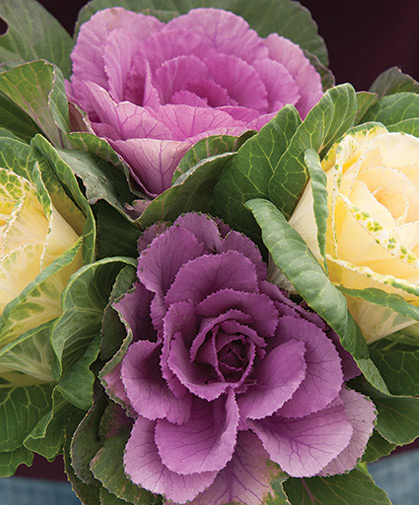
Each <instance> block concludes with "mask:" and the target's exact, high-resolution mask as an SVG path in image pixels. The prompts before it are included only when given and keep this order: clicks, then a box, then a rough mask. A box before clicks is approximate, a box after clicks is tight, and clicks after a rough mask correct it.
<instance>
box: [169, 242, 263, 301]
mask: <svg viewBox="0 0 419 505" xmlns="http://www.w3.org/2000/svg"><path fill="white" fill-rule="evenodd" d="M225 288H230V289H234V290H238V291H247V292H249V293H251V292H256V291H257V277H256V271H255V267H254V265H253V263H252V262H251V261H250V260H249V259H248V258H246V257H245V256H243V255H242V254H240V253H239V252H237V251H227V252H225V253H222V254H217V255H206V256H201V257H200V258H196V259H194V260H191V261H190V262H189V263H187V264H186V265H183V266H182V267H181V268H180V269H179V271H178V273H177V275H176V279H175V281H174V282H173V284H172V286H171V287H170V289H169V291H168V292H167V295H166V297H165V302H166V303H167V304H168V305H170V304H171V303H174V302H180V301H184V300H193V301H195V302H198V303H199V302H201V301H202V300H203V299H204V298H206V297H207V296H208V295H209V294H211V293H213V292H215V291H218V290H220V289H225Z"/></svg>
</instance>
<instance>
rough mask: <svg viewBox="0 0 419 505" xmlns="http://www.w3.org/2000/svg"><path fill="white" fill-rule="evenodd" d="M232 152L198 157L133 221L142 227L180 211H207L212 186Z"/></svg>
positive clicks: (170, 218)
mask: <svg viewBox="0 0 419 505" xmlns="http://www.w3.org/2000/svg"><path fill="white" fill-rule="evenodd" d="M233 155H234V153H224V154H219V155H217V156H212V157H210V158H207V159H204V160H202V161H200V162H199V163H198V165H196V166H195V167H193V168H191V169H190V170H189V171H188V172H186V173H185V174H183V175H182V176H181V177H179V178H178V179H177V180H176V184H175V185H174V186H172V187H171V188H169V189H167V190H166V191H164V192H163V193H162V194H161V195H159V196H158V197H157V198H155V199H154V200H153V201H152V202H151V203H150V204H149V205H148V206H147V208H146V209H145V211H144V212H143V213H142V214H141V216H140V217H139V219H138V220H137V223H138V224H139V225H140V226H141V228H142V229H145V228H147V227H148V226H150V225H151V224H153V223H155V222H156V221H160V220H164V221H173V220H174V219H176V218H177V217H178V216H179V215H180V214H182V213H184V212H191V211H202V212H208V210H209V207H210V202H211V199H212V194H213V190H214V186H215V184H216V183H217V181H218V180H219V178H220V173H221V171H222V169H223V167H224V165H225V163H226V161H227V160H228V159H229V158H230V157H231V156H233Z"/></svg>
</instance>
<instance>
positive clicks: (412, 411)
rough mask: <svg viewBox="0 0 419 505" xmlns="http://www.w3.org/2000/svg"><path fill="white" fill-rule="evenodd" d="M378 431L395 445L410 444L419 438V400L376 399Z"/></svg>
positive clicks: (398, 398)
mask: <svg viewBox="0 0 419 505" xmlns="http://www.w3.org/2000/svg"><path fill="white" fill-rule="evenodd" d="M374 403H375V406H376V407H377V411H378V421H377V431H378V432H379V433H380V435H381V436H382V437H384V438H385V439H386V440H388V441H389V442H391V443H393V444H397V445H405V444H410V443H411V442H413V441H414V440H415V439H416V438H417V437H418V436H419V398H406V397H405V398H400V397H380V398H374Z"/></svg>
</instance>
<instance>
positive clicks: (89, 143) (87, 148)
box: [66, 132, 144, 197]
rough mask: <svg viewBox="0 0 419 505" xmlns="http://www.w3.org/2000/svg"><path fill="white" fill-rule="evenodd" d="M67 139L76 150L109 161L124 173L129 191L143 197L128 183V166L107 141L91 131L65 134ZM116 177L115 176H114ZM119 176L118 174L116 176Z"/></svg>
mask: <svg viewBox="0 0 419 505" xmlns="http://www.w3.org/2000/svg"><path fill="white" fill-rule="evenodd" d="M66 139H67V141H68V142H69V143H70V144H71V146H73V147H74V148H75V149H77V150H78V151H84V152H86V153H89V154H90V155H91V156H93V157H94V158H99V159H101V160H104V161H106V162H108V163H111V164H112V165H113V166H114V167H115V168H116V169H117V170H119V172H122V173H123V174H124V175H125V179H126V180H127V181H128V186H129V188H130V191H131V192H132V193H133V194H135V195H136V196H137V197H139V196H140V197H144V195H143V194H142V193H141V192H140V191H138V189H137V188H133V187H132V186H131V185H130V177H129V168H128V165H127V164H126V163H125V161H124V160H123V159H122V158H121V157H120V156H119V155H118V154H117V153H116V152H115V151H114V150H113V149H112V147H111V146H110V145H109V143H108V142H107V141H106V140H104V139H101V138H99V137H97V136H96V135H93V134H92V133H84V132H75V133H68V134H67V135H66ZM115 177H116V176H115ZM118 177H119V176H118Z"/></svg>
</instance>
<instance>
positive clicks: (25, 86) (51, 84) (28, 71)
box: [0, 60, 70, 147]
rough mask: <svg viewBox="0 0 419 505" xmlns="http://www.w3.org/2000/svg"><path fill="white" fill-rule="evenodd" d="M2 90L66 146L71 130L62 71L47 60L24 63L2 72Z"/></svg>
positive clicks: (51, 136) (47, 133)
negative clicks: (65, 135) (65, 136)
mask: <svg viewBox="0 0 419 505" xmlns="http://www.w3.org/2000/svg"><path fill="white" fill-rule="evenodd" d="M0 91H1V92H2V93H4V94H5V95H6V96H7V97H8V98H9V99H10V100H11V101H12V102H14V103H15V104H16V105H17V106H18V107H20V109H22V111H24V112H25V113H26V114H27V115H28V116H29V117H30V118H32V120H33V121H34V122H35V123H36V124H37V125H38V127H39V128H40V129H41V130H42V131H43V133H44V134H45V135H46V136H47V137H48V138H49V140H50V141H51V142H52V143H53V144H54V145H55V146H58V147H62V146H63V144H64V142H65V140H64V137H63V133H62V132H66V131H68V130H69V128H70V124H69V117H68V103H67V97H66V94H65V90H64V80H63V76H62V73H61V71H60V69H59V68H57V67H55V66H54V65H52V64H51V63H48V62H47V61H44V60H39V61H32V62H30V63H22V64H21V65H18V66H16V67H14V68H12V69H11V70H9V71H6V72H2V73H0Z"/></svg>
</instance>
